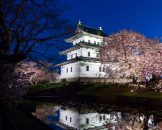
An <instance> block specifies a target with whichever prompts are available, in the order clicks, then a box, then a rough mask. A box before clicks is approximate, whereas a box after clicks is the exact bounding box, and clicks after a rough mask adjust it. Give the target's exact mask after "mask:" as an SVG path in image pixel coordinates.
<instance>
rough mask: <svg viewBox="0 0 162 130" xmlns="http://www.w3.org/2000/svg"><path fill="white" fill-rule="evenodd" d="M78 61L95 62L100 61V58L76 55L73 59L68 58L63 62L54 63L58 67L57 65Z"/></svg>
mask: <svg viewBox="0 0 162 130" xmlns="http://www.w3.org/2000/svg"><path fill="white" fill-rule="evenodd" d="M78 61H85V62H96V63H100V60H99V58H92V57H82V56H80V57H76V58H74V59H70V60H68V61H65V62H62V63H59V64H56V65H55V67H58V66H62V65H66V64H69V63H74V62H78Z"/></svg>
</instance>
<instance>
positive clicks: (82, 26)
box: [78, 24, 107, 37]
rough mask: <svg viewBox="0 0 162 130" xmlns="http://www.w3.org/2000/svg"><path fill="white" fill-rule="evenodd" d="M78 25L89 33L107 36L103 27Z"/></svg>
mask: <svg viewBox="0 0 162 130" xmlns="http://www.w3.org/2000/svg"><path fill="white" fill-rule="evenodd" d="M78 27H79V28H80V29H81V30H83V31H85V32H87V33H91V34H94V35H98V36H103V37H106V36H107V35H106V34H105V33H104V32H103V31H102V30H101V29H95V28H92V27H88V26H85V25H82V24H78Z"/></svg>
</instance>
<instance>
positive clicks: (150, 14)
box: [53, 0, 162, 63]
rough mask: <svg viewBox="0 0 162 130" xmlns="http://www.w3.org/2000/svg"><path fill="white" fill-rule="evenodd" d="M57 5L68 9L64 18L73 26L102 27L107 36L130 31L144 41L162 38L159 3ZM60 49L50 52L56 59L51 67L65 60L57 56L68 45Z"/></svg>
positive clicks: (121, 0)
mask: <svg viewBox="0 0 162 130" xmlns="http://www.w3.org/2000/svg"><path fill="white" fill-rule="evenodd" d="M58 3H59V5H61V6H62V5H65V6H69V7H70V9H69V10H68V11H66V12H64V14H63V17H65V18H66V19H67V20H68V21H69V22H71V23H72V24H74V25H77V23H78V20H80V21H81V22H82V24H85V25H87V26H91V27H95V28H98V27H99V26H102V28H103V30H104V32H105V33H106V34H111V33H115V32H118V31H120V30H122V29H129V30H134V31H137V32H139V33H142V34H144V35H145V36H147V37H152V38H161V36H162V0H58ZM61 46H62V47H61V48H62V49H61V50H59V49H58V50H55V51H53V52H54V54H55V55H56V57H58V58H59V60H55V61H54V63H59V62H62V61H65V60H66V57H65V56H59V54H58V52H59V51H63V50H65V49H67V48H69V47H70V46H71V44H68V43H64V44H63V45H61Z"/></svg>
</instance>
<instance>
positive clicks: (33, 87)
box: [28, 83, 63, 93]
mask: <svg viewBox="0 0 162 130" xmlns="http://www.w3.org/2000/svg"><path fill="white" fill-rule="evenodd" d="M59 87H63V84H62V83H44V84H37V85H30V86H29V91H28V92H29V93H32V92H36V91H43V90H47V89H52V88H59Z"/></svg>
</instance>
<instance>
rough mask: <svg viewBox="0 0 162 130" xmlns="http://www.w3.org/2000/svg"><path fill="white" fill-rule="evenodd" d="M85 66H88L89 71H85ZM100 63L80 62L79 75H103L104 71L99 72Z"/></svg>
mask: <svg viewBox="0 0 162 130" xmlns="http://www.w3.org/2000/svg"><path fill="white" fill-rule="evenodd" d="M86 66H89V71H86ZM100 66H101V63H94V62H83V61H81V62H80V77H104V76H105V75H106V73H105V72H99V67H100Z"/></svg>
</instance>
